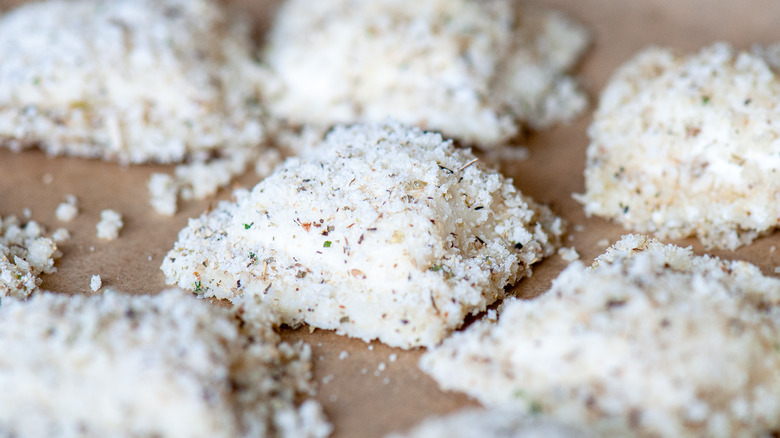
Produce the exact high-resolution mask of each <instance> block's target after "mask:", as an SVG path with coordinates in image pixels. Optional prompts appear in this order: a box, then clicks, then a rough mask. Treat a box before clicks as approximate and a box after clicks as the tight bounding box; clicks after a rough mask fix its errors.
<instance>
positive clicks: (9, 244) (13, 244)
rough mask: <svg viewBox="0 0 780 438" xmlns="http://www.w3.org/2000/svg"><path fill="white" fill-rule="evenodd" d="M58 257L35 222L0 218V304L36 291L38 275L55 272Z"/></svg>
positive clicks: (51, 244) (53, 247)
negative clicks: (55, 262) (7, 299)
mask: <svg viewBox="0 0 780 438" xmlns="http://www.w3.org/2000/svg"><path fill="white" fill-rule="evenodd" d="M60 256H61V254H60V252H59V251H58V250H57V244H56V243H55V242H54V241H53V240H52V239H50V238H48V237H45V236H44V235H43V229H42V228H41V227H40V226H39V225H38V223H37V222H35V221H29V222H27V223H26V224H25V223H23V222H21V221H19V219H18V218H16V217H15V216H6V217H5V218H2V217H0V301H1V300H2V299H3V298H5V297H14V298H26V297H28V296H29V295H30V294H32V293H33V292H36V291H38V290H39V288H38V286H39V285H40V284H41V279H40V275H41V274H51V273H52V272H55V271H57V268H55V267H54V260H55V259H57V258H59V257H60Z"/></svg>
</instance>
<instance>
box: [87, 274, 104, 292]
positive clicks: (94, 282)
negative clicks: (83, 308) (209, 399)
mask: <svg viewBox="0 0 780 438" xmlns="http://www.w3.org/2000/svg"><path fill="white" fill-rule="evenodd" d="M102 286H103V279H101V278H100V275H93V276H92V278H90V279H89V288H90V289H92V292H97V291H98V290H99V289H100V288H101V287H102Z"/></svg>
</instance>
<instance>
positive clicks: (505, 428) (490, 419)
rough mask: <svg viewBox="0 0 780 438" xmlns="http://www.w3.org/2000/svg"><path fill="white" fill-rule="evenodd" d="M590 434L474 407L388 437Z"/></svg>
mask: <svg viewBox="0 0 780 438" xmlns="http://www.w3.org/2000/svg"><path fill="white" fill-rule="evenodd" d="M588 436H589V435H588V434H587V433H585V432H584V431H582V430H577V429H575V428H573V427H570V426H568V425H566V424H564V423H561V422H559V421H556V420H554V419H551V418H548V417H545V416H542V415H538V414H537V415H525V414H523V413H519V412H517V411H514V410H511V409H477V408H471V409H466V410H462V411H457V412H455V413H452V414H449V415H445V416H441V417H429V418H427V419H425V420H424V421H423V422H421V423H420V424H418V425H417V426H415V427H414V428H413V429H412V430H410V431H408V432H406V433H392V434H390V435H388V436H387V437H386V438H474V437H492V438H586V437H588Z"/></svg>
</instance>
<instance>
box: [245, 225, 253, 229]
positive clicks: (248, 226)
mask: <svg viewBox="0 0 780 438" xmlns="http://www.w3.org/2000/svg"><path fill="white" fill-rule="evenodd" d="M251 226H252V224H244V229H245V230H248V229H249V228H250V227H251Z"/></svg>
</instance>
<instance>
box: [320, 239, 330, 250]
mask: <svg viewBox="0 0 780 438" xmlns="http://www.w3.org/2000/svg"><path fill="white" fill-rule="evenodd" d="M330 245H331V242H330V240H326V241H325V243H323V244H322V247H323V248H330Z"/></svg>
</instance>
